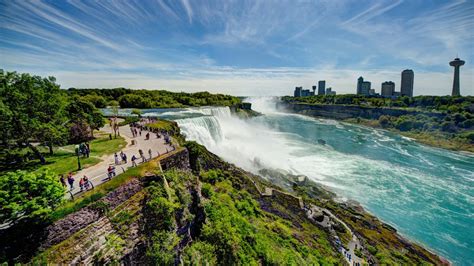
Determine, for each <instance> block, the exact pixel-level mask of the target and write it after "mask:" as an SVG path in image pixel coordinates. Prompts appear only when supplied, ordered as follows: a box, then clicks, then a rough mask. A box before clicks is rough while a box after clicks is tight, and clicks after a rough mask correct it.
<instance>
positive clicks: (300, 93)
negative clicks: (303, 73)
mask: <svg viewBox="0 0 474 266" xmlns="http://www.w3.org/2000/svg"><path fill="white" fill-rule="evenodd" d="M313 95H314V89H313V91H310V90H303V87H296V88H295V93H294V96H295V97H306V96H313Z"/></svg>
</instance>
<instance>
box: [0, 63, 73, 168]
mask: <svg viewBox="0 0 474 266" xmlns="http://www.w3.org/2000/svg"><path fill="white" fill-rule="evenodd" d="M0 84H1V87H0V115H1V118H0V121H1V122H0V123H1V125H2V131H3V132H2V139H1V141H2V142H1V143H0V146H3V147H4V148H6V149H9V148H11V147H15V146H16V147H29V148H30V149H31V150H32V151H33V153H34V154H35V155H36V157H38V158H39V159H40V161H41V163H45V162H46V160H45V159H44V156H43V155H42V154H41V153H40V152H39V151H38V149H37V148H36V146H35V145H33V143H34V142H40V143H48V145H49V146H50V151H52V145H53V144H57V143H62V142H64V141H65V140H66V138H67V134H65V132H66V131H65V130H64V128H63V127H64V126H65V125H64V123H65V122H66V121H67V117H66V114H65V112H64V107H65V105H66V102H67V100H66V97H65V96H64V95H63V93H62V92H61V90H60V88H59V85H57V84H56V79H55V78H54V77H48V78H41V77H39V76H31V75H29V74H18V73H16V72H7V73H6V74H4V73H3V72H1V75H0Z"/></svg>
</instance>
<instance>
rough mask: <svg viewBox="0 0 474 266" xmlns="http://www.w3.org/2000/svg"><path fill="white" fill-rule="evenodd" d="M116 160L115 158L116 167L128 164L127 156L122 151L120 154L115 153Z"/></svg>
mask: <svg viewBox="0 0 474 266" xmlns="http://www.w3.org/2000/svg"><path fill="white" fill-rule="evenodd" d="M114 158H115V165H119V164H126V163H127V154H125V153H124V152H123V151H120V154H117V153H115V154H114Z"/></svg>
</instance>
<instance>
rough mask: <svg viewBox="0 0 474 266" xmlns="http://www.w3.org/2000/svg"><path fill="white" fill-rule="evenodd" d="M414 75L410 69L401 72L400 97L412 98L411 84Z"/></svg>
mask: <svg viewBox="0 0 474 266" xmlns="http://www.w3.org/2000/svg"><path fill="white" fill-rule="evenodd" d="M414 79H415V74H414V73H413V70H411V69H405V70H403V71H402V82H401V83H400V94H401V95H402V96H408V97H413V82H414Z"/></svg>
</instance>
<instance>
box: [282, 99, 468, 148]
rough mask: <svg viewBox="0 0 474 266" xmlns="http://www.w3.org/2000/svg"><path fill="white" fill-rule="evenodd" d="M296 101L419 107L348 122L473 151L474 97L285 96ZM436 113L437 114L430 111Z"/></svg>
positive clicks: (439, 144)
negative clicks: (415, 112) (408, 111)
mask: <svg viewBox="0 0 474 266" xmlns="http://www.w3.org/2000/svg"><path fill="white" fill-rule="evenodd" d="M282 99H283V100H284V101H286V102H288V103H296V104H310V105H314V104H323V105H348V106H360V107H361V108H385V109H390V108H396V109H406V110H413V111H420V113H418V114H405V115H400V116H394V115H388V114H385V115H381V116H379V117H374V118H372V119H367V118H362V117H353V118H350V119H347V120H346V121H347V122H351V123H360V124H364V125H367V126H372V127H380V128H384V129H388V130H392V131H396V132H398V133H401V134H402V135H405V136H408V137H412V138H414V139H416V140H419V141H420V142H423V143H425V144H429V145H433V146H438V147H442V148H448V149H453V150H466V151H471V152H474V97H472V96H465V97H451V96H416V97H413V98H410V97H399V98H397V99H389V98H382V97H364V96H360V95H351V94H347V95H336V96H334V95H323V96H310V97H297V98H295V97H288V96H287V97H283V98H282ZM430 113H437V114H438V115H430Z"/></svg>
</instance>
